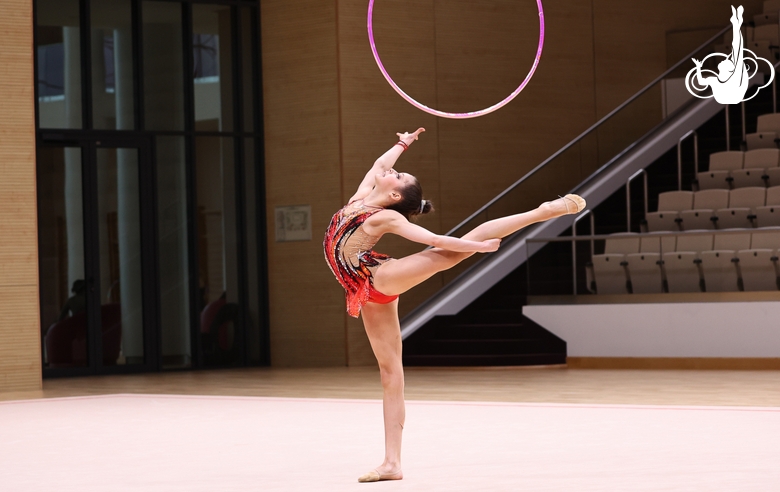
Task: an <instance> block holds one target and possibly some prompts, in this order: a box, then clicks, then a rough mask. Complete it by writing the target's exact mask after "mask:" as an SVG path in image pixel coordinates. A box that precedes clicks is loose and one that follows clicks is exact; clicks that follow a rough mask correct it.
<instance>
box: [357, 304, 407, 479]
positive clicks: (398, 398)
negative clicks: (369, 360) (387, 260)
mask: <svg viewBox="0 0 780 492" xmlns="http://www.w3.org/2000/svg"><path fill="white" fill-rule="evenodd" d="M361 313H362V317H363V325H364V326H365V328H366V334H367V335H368V340H369V342H370V343H371V349H372V350H373V351H374V355H375V356H376V360H377V362H378V363H379V374H380V376H381V378H382V391H383V397H382V409H383V414H384V423H385V459H384V461H383V462H382V464H381V465H380V466H379V467H377V468H376V469H375V470H374V471H372V472H369V473H367V474H365V475H363V476H362V477H360V478H359V479H358V481H363V482H375V481H378V480H400V479H402V478H403V472H402V471H401V437H402V434H403V428H404V423H405V419H406V408H405V404H404V368H403V364H402V361H401V325H400V323H399V321H398V299H396V300H395V301H393V302H391V303H389V304H375V303H368V304H366V305H365V306H363V309H362V311H361Z"/></svg>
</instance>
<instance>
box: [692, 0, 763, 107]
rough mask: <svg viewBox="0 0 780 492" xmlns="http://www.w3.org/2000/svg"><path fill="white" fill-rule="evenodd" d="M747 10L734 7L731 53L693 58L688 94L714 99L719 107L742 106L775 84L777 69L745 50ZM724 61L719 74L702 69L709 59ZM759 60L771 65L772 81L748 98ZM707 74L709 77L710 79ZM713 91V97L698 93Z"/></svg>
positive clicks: (719, 66) (721, 63)
mask: <svg viewBox="0 0 780 492" xmlns="http://www.w3.org/2000/svg"><path fill="white" fill-rule="evenodd" d="M744 11H745V9H744V8H742V6H741V5H740V6H739V8H738V9H734V6H732V7H731V14H732V15H731V19H730V20H731V26H732V38H731V54H729V55H725V54H723V53H712V54H710V55H707V57H705V58H704V59H703V60H702V61H699V60H697V59H696V58H693V63H695V64H696V67H694V68H692V69H691V71H689V72H688V75H686V76H685V87H686V88H687V89H688V92H690V93H691V94H693V95H694V96H696V97H698V98H699V99H709V98H710V97H714V98H715V100H716V101H718V102H719V103H720V104H739V103H741V102H742V101H749V100H750V99H753V98H754V97H756V94H758V91H760V90H761V89H763V88H764V87H766V86H768V85H769V84H771V83H772V80H773V79H774V78H775V67H774V66H773V65H772V64H771V63H770V62H769V60H767V59H765V58H761V57H759V56H756V54H755V53H753V52H752V51H750V50H749V49H747V48H745V41H744V39H743V38H742V31H741V30H740V28H741V27H742V13H743V12H744ZM713 57H714V58H723V60H721V62H720V63H718V73H715V72H714V71H713V70H708V69H702V65H704V63H705V62H706V61H707V60H709V59H710V58H713ZM759 61H762V62H765V63H766V64H767V65H768V66H769V73H770V75H769V80H768V81H767V83H765V84H764V85H762V86H761V87H759V88H758V89H757V90H756V92H755V93H754V94H753V95H752V96H750V97H748V98H746V97H745V93H746V92H747V89H748V85H749V84H750V79H752V78H753V77H754V76H755V75H756V74H757V73H758V68H759ZM705 75H710V76H709V77H707V76H705ZM707 87H709V88H711V89H712V94H711V95H705V96H702V95H700V94H698V93H701V92H704V91H706V90H707Z"/></svg>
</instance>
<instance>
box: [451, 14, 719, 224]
mask: <svg viewBox="0 0 780 492" xmlns="http://www.w3.org/2000/svg"><path fill="white" fill-rule="evenodd" d="M731 28H732V26H731V24H729V25H728V26H727V27H724V28H723V29H721V30H720V31H718V33H717V34H715V35H714V36H712V37H711V38H709V39H708V40H707V41H705V42H704V43H702V44H701V45H700V46H698V47H696V49H694V50H693V51H691V52H690V53H689V54H688V55H687V56H685V57H683V58H682V59H680V61H678V62H677V63H675V64H674V65H672V67H671V68H669V69H667V70H666V71H665V72H664V73H662V74H661V75H659V76H658V77H656V78H655V79H653V81H652V82H650V83H649V84H647V85H646V86H645V87H643V88H642V89H640V90H639V92H637V93H636V94H634V95H633V96H631V97H630V98H628V99H626V100H625V101H624V102H623V103H622V104H620V105H619V106H618V107H616V108H615V109H613V110H612V111H610V112H609V113H608V114H607V115H606V116H604V117H602V118H601V119H600V120H599V121H597V122H596V123H594V124H593V125H592V126H591V127H590V128H588V129H587V130H585V131H584V132H583V133H581V134H580V135H579V136H577V137H575V138H574V140H572V141H571V142H569V143H568V144H566V145H564V146H563V147H561V148H560V149H558V151H556V152H555V153H554V154H553V155H551V156H550V157H548V158H547V159H545V160H544V161H542V163H541V164H539V165H537V166H536V167H535V168H533V169H531V170H530V171H529V172H527V173H526V174H525V175H524V176H522V177H521V178H520V179H518V180H517V181H515V182H514V183H512V184H511V185H509V187H508V188H506V189H505V190H504V191H502V192H501V193H499V194H498V195H496V196H495V197H493V198H492V199H491V200H490V201H488V202H487V203H486V204H484V205H483V206H482V207H480V208H479V209H478V210H477V211H476V212H474V213H472V214H471V215H469V216H468V217H466V219H464V220H462V221H461V222H460V223H459V224H458V225H456V226H455V227H453V228H452V229H450V230H449V231H448V232H447V234H446V235H447V236H451V235H452V234H454V233H455V232H456V231H457V230H458V229H460V228H461V227H463V226H464V225H466V224H468V223H469V222H470V221H471V220H473V219H474V218H475V217H477V216H478V215H479V214H481V213H483V212H484V211H485V210H487V209H488V208H490V206H491V205H493V204H494V203H496V202H497V201H498V200H500V199H501V198H503V197H504V196H506V195H507V194H508V193H509V192H511V191H512V190H514V189H515V188H517V187H518V186H519V185H521V184H522V183H523V182H524V181H526V180H527V179H528V178H530V177H531V176H533V175H534V174H536V173H537V172H539V171H540V170H541V169H543V168H544V167H545V166H546V165H547V164H548V163H549V162H551V161H553V160H555V158H556V157H558V156H559V155H561V154H563V153H564V152H566V151H567V150H569V149H570V148H571V147H573V146H574V145H576V144H577V143H579V142H580V140H582V139H583V138H585V137H586V136H587V135H589V134H590V133H591V132H593V131H594V130H596V129H597V128H598V127H599V126H601V125H602V124H603V123H605V122H606V121H607V120H609V119H610V118H612V116H614V115H615V114H617V113H619V112H620V111H621V110H622V109H623V108H625V107H626V106H628V105H629V104H631V103H632V102H634V101H635V100H637V99H638V98H639V97H640V96H642V95H643V94H644V93H646V92H647V91H649V90H650V89H652V88H653V87H654V86H655V85H656V84H657V83H658V82H660V81H661V80H663V79H664V78H666V77H667V76H668V75H669V74H670V73H672V72H673V71H675V70H676V69H678V68H679V67H680V66H682V65H683V64H684V63H687V62H688V61H689V60H690V59H691V58H692V57H693V56H695V55H696V54H697V53H698V52H699V51H701V50H702V49H704V48H705V47H706V46H707V45H709V44H711V43H713V42H714V41H716V40H717V39H718V38H719V37H721V36H723V35H724V34H725V33H726V32H728V31H729V30H730V29H731ZM668 117H669V116H667V118H668Z"/></svg>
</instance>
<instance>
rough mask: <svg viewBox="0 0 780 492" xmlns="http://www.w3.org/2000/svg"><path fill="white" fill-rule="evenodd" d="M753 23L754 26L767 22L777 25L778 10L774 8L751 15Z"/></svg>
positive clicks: (766, 23)
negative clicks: (773, 9)
mask: <svg viewBox="0 0 780 492" xmlns="http://www.w3.org/2000/svg"><path fill="white" fill-rule="evenodd" d="M753 23H754V24H755V25H756V27H759V26H764V25H768V24H774V25H778V12H777V11H776V10H775V11H774V12H768V11H764V13H762V14H756V15H754V16H753ZM754 38H755V36H754Z"/></svg>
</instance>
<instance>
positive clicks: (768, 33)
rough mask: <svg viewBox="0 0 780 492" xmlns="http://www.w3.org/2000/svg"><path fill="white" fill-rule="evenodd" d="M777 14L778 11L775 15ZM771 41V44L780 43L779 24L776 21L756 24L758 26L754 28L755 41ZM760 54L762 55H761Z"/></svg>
mask: <svg viewBox="0 0 780 492" xmlns="http://www.w3.org/2000/svg"><path fill="white" fill-rule="evenodd" d="M776 16H777V13H775V17H776ZM762 40H764V41H769V44H770V45H771V46H777V45H778V44H780V40H778V24H777V22H775V23H774V24H768V23H767V24H761V25H758V24H757V25H756V27H755V28H754V29H753V41H762ZM759 56H760V55H759Z"/></svg>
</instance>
